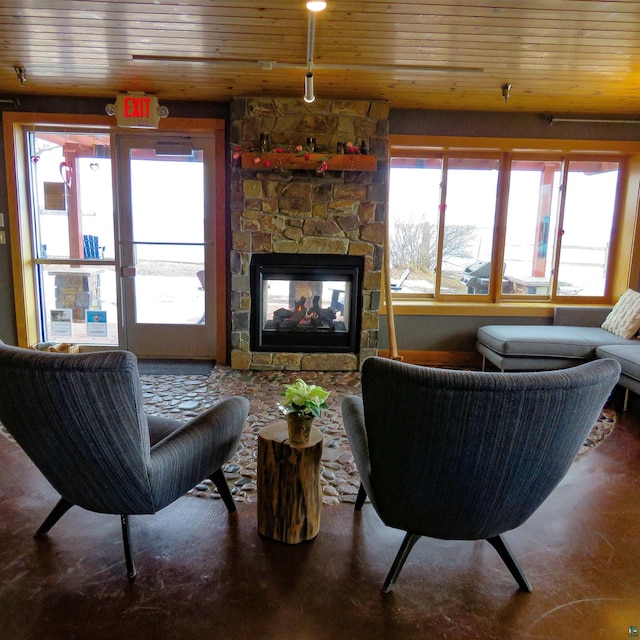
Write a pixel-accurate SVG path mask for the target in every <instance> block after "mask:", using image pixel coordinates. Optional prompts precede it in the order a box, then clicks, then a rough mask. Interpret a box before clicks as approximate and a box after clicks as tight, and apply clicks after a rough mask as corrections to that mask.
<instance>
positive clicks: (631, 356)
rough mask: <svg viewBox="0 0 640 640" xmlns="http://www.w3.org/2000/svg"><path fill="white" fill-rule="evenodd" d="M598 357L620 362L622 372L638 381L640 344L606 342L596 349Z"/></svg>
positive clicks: (639, 373) (639, 378)
mask: <svg viewBox="0 0 640 640" xmlns="http://www.w3.org/2000/svg"><path fill="white" fill-rule="evenodd" d="M596 355H597V356H598V358H613V359H614V360H617V361H618V362H619V363H620V366H621V367H622V373H623V374H624V375H626V376H628V377H629V378H634V379H635V380H639V381H640V344H639V345H621V344H607V345H604V346H602V347H598V348H597V349H596Z"/></svg>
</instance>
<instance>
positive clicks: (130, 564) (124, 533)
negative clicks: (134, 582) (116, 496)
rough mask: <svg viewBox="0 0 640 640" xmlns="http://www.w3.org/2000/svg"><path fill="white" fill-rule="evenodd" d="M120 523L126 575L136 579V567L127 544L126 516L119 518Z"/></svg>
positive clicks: (127, 525)
mask: <svg viewBox="0 0 640 640" xmlns="http://www.w3.org/2000/svg"><path fill="white" fill-rule="evenodd" d="M120 522H121V523H122V542H123V544H124V559H125V562H126V563H127V573H128V574H129V577H130V578H135V577H136V573H137V572H136V566H135V564H134V563H133V555H132V554H131V544H130V542H129V518H128V517H127V516H124V515H122V516H120Z"/></svg>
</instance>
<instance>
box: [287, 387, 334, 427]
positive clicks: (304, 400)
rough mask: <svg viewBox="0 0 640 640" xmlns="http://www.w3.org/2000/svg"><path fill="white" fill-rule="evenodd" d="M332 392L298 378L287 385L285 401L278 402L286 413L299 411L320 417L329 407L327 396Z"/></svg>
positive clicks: (299, 412)
mask: <svg viewBox="0 0 640 640" xmlns="http://www.w3.org/2000/svg"><path fill="white" fill-rule="evenodd" d="M330 393H331V392H330V391H325V390H324V389H323V388H322V387H319V386H318V385H315V384H307V383H306V382H305V381H304V380H301V379H300V378H298V379H297V380H296V381H295V382H294V383H293V384H287V385H285V388H284V392H283V393H282V396H283V397H284V403H283V404H280V403H278V406H279V407H280V410H281V411H282V412H283V413H285V414H286V413H298V414H302V415H313V416H315V417H316V418H319V417H320V415H321V414H322V410H323V409H326V408H327V407H328V405H327V398H328V397H329V394H330ZM283 405H284V406H283Z"/></svg>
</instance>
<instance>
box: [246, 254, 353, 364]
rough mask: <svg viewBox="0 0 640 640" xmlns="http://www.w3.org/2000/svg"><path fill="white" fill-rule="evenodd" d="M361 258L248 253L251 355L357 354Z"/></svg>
mask: <svg viewBox="0 0 640 640" xmlns="http://www.w3.org/2000/svg"><path fill="white" fill-rule="evenodd" d="M363 269H364V258H363V257H361V256H341V255H316V254H254V255H253V256H252V258H251V266H250V288H251V327H250V339H251V345H250V347H251V350H252V351H303V352H312V353H313V352H338V353H343V352H351V353H357V352H358V351H359V345H360V341H359V336H360V327H361V322H362V273H363Z"/></svg>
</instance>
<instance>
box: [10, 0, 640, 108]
mask: <svg viewBox="0 0 640 640" xmlns="http://www.w3.org/2000/svg"><path fill="white" fill-rule="evenodd" d="M307 16H308V12H307V9H306V8H305V2H304V0H294V1H292V0H260V1H258V0H253V1H252V0H240V1H236V0H181V1H180V2H169V1H167V0H139V1H133V0H130V1H128V2H127V1H123V0H110V1H108V2H107V1H104V0H83V1H78V0H2V3H1V4H0V97H1V96H2V95H15V94H20V93H24V94H38V95H71V96H87V97H93V96H100V97H105V98H111V99H113V98H114V97H115V95H116V94H117V93H119V92H124V91H145V92H148V93H155V94H157V95H158V97H159V98H160V100H171V99H187V100H206V101H228V100H231V99H232V98H233V97H236V96H255V95H263V96H281V97H285V96H291V97H301V96H302V93H303V79H304V73H305V71H306V49H307ZM20 66H21V67H25V68H26V69H27V79H26V82H25V83H24V86H23V87H20V85H19V83H18V79H17V77H16V72H15V71H14V67H20ZM313 71H314V77H315V92H316V95H317V97H318V98H375V99H383V100H388V101H389V103H390V105H391V107H394V108H419V109H454V110H482V111H500V110H502V111H518V112H540V113H549V112H558V111H561V112H565V113H569V112H571V113H584V114H594V113H599V114H612V115H618V116H620V117H623V116H635V115H637V114H639V113H640V95H639V94H640V2H638V1H637V0H630V1H626V2H625V1H621V2H618V1H614V0H608V1H603V2H598V1H594V0H504V1H501V0H493V1H489V0H441V1H440V2H416V1H413V0H404V1H402V2H392V1H382V0H367V1H364V0H328V7H327V9H326V10H325V11H324V12H322V13H320V14H318V18H317V28H316V37H315V48H314V69H313ZM505 83H507V84H510V85H512V88H511V91H510V98H509V100H508V101H507V102H505V101H504V99H503V96H502V90H501V86H502V85H503V84H505Z"/></svg>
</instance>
